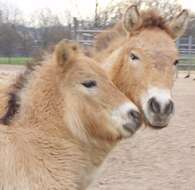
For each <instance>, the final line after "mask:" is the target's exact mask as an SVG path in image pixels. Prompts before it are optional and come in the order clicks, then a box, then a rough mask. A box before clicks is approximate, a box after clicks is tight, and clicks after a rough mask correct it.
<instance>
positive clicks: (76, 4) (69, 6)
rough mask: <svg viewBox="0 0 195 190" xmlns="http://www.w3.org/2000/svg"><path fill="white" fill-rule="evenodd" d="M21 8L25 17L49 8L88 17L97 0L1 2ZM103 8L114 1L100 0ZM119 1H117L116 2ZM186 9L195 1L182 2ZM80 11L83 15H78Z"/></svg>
mask: <svg viewBox="0 0 195 190" xmlns="http://www.w3.org/2000/svg"><path fill="white" fill-rule="evenodd" d="M0 1H1V2H6V3H10V4H12V5H14V6H16V7H17V8H19V9H20V10H21V11H22V12H23V13H24V15H25V16H27V17H28V16H29V15H31V14H32V13H33V12H34V11H35V10H39V9H43V8H49V9H51V10H52V11H53V12H54V13H59V14H60V13H62V12H64V10H69V11H70V12H71V14H72V15H73V16H81V17H87V16H90V15H93V14H94V9H95V0H0ZM98 1H99V3H100V4H101V6H102V7H104V6H106V5H107V4H108V3H109V2H111V1H113V0H98ZM115 1H117V0H115ZM180 2H181V4H182V5H183V6H184V8H188V9H191V10H193V11H195V0H180ZM78 10H79V12H80V14H81V15H76V14H77V13H78Z"/></svg>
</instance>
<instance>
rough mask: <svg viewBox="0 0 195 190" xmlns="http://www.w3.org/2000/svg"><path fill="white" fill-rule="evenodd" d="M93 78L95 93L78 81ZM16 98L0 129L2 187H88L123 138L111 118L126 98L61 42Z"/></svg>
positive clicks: (90, 63)
mask: <svg viewBox="0 0 195 190" xmlns="http://www.w3.org/2000/svg"><path fill="white" fill-rule="evenodd" d="M92 79H93V80H96V81H97V85H98V86H97V91H93V90H92V92H88V91H86V89H85V88H84V87H83V86H82V85H81V83H82V82H83V81H86V80H92ZM91 93H92V95H91ZM20 98H21V107H20V111H19V113H17V114H16V116H15V117H14V119H13V120H12V121H11V124H10V126H5V125H1V126H0V189H4V190H43V189H44V190H51V189H56V190H64V189H67V190H83V189H86V187H87V186H88V184H89V183H90V182H91V181H92V179H93V175H94V174H95V171H96V170H97V168H98V167H99V166H100V164H101V163H102V161H103V160H104V159H105V157H106V155H107V154H108V153H109V152H110V151H111V149H112V148H113V147H114V145H115V144H116V143H117V142H118V141H119V140H120V139H121V138H122V137H123V135H122V134H121V133H120V132H119V131H118V130H116V129H115V128H114V126H115V125H116V124H115V122H113V120H112V119H111V115H110V114H111V111H112V110H113V109H115V108H116V107H117V106H119V105H121V104H122V103H125V102H128V99H127V98H126V97H125V96H124V95H123V94H122V93H121V92H120V91H119V90H117V88H116V87H115V86H114V85H113V84H112V82H110V81H109V80H108V78H107V76H106V74H105V73H104V72H103V70H102V69H100V68H99V67H98V66H97V65H96V63H95V62H94V61H93V60H91V59H89V58H86V57H84V56H83V55H82V54H81V53H79V52H78V51H77V50H76V49H75V46H74V45H73V44H69V43H68V44H67V43H64V42H61V43H60V44H58V46H57V48H56V51H55V53H54V55H53V58H52V59H51V58H48V60H45V63H44V64H43V65H42V66H39V67H38V68H36V70H35V71H33V72H32V73H31V74H30V75H29V76H28V82H26V84H25V87H24V88H23V89H22V90H21V92H20Z"/></svg>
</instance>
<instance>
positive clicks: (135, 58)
mask: <svg viewBox="0 0 195 190" xmlns="http://www.w3.org/2000/svg"><path fill="white" fill-rule="evenodd" d="M129 57H130V58H131V59H132V60H133V61H136V60H139V57H138V56H137V55H135V54H134V53H131V54H130V55H129Z"/></svg>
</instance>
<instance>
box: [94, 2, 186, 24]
mask: <svg viewBox="0 0 195 190" xmlns="http://www.w3.org/2000/svg"><path fill="white" fill-rule="evenodd" d="M133 4H135V5H137V6H138V7H139V8H140V9H141V10H143V9H148V8H155V9H157V10H159V12H161V14H162V15H163V16H165V17H166V18H167V19H171V18H172V17H173V16H175V15H176V14H177V13H179V12H180V11H181V9H182V7H181V5H180V4H179V0H147V1H146V0H121V1H118V2H117V3H115V4H114V3H111V4H109V5H108V6H107V7H106V8H105V9H103V10H101V11H99V16H98V18H99V23H100V26H104V25H110V24H112V23H116V21H117V20H119V19H121V17H122V15H123V13H124V12H125V9H126V8H127V7H128V6H130V5H133Z"/></svg>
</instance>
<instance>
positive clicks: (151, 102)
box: [148, 98, 160, 113]
mask: <svg viewBox="0 0 195 190" xmlns="http://www.w3.org/2000/svg"><path fill="white" fill-rule="evenodd" d="M148 104H149V108H150V109H151V111H152V112H154V113H160V104H159V103H158V101H157V100H156V99H155V98H151V99H150V100H149V101H148Z"/></svg>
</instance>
